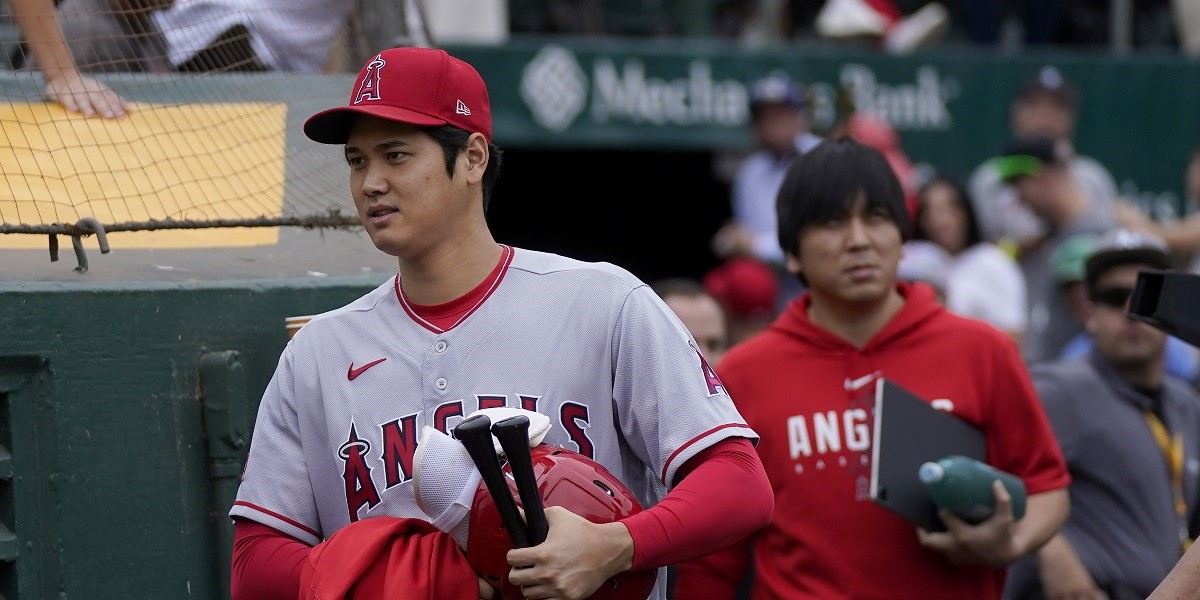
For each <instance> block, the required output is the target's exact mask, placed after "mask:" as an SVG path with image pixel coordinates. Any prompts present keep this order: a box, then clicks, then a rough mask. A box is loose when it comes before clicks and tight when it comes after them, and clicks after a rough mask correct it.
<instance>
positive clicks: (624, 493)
mask: <svg viewBox="0 0 1200 600" xmlns="http://www.w3.org/2000/svg"><path fill="white" fill-rule="evenodd" d="M530 454H531V455H532V458H533V474H534V478H535V479H537V484H538V490H539V491H540V492H541V495H542V503H543V504H544V505H545V506H561V507H562V508H565V509H567V510H569V511H571V512H573V513H575V514H577V515H579V516H581V517H583V518H585V519H587V520H589V521H591V522H593V523H611V522H613V521H619V520H621V519H624V518H625V517H628V516H630V515H632V514H636V513H639V512H641V511H642V505H641V504H639V503H638V501H637V498H635V497H634V496H633V493H632V492H630V491H629V488H626V487H625V485H624V484H623V483H621V481H620V480H619V479H617V478H616V477H614V476H613V474H612V473H609V472H608V469H605V468H604V467H603V466H601V465H600V463H597V462H595V461H593V460H591V459H590V458H588V457H586V456H584V455H582V454H579V453H578V452H572V451H570V450H566V449H563V448H558V447H556V446H548V445H546V444H541V445H539V446H536V447H534V448H532V449H530ZM504 472H505V474H506V475H508V476H507V477H505V478H504V480H505V481H506V482H508V488H509V491H510V492H511V493H512V495H513V499H514V500H516V503H517V505H518V506H520V505H521V498H520V496H519V495H518V493H517V484H516V483H515V482H514V481H513V478H512V476H511V473H512V469H511V468H510V467H509V465H508V464H507V463H506V464H505V465H504ZM511 549H512V540H511V539H509V537H508V532H506V531H505V530H504V525H503V524H502V523H501V522H500V513H499V511H497V510H496V505H495V504H494V503H493V502H492V497H491V495H490V494H488V491H487V487H486V486H485V485H484V484H483V483H480V484H479V487H478V489H476V491H475V500H474V502H473V503H472V505H471V526H470V533H469V534H468V538H467V562H469V563H470V564H471V567H473V568H474V569H475V572H476V573H478V574H479V576H480V577H482V578H484V579H485V580H486V581H487V582H488V583H490V584H492V586H493V587H495V588H496V589H498V590H500V596H501V598H505V599H510V598H511V599H519V598H523V597H524V596H522V595H521V590H520V588H518V587H516V586H514V585H512V584H510V583H509V582H508V572H509V570H510V569H511V567H510V566H509V564H508V560H507V558H506V556H507V554H508V551H509V550H511ZM656 576H657V575H656V573H655V572H654V571H640V572H630V573H624V574H621V575H618V576H617V577H614V578H613V579H610V580H609V581H607V582H606V583H605V584H604V585H602V586H600V589H598V590H596V593H594V594H592V596H591V597H592V598H593V599H594V600H634V599H636V600H645V598H646V597H647V596H649V595H650V592H651V591H652V590H653V589H654V581H655V578H656Z"/></svg>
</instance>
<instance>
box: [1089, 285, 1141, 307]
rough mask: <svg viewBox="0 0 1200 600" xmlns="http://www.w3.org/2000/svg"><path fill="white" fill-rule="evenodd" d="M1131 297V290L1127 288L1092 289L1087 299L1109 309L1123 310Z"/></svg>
mask: <svg viewBox="0 0 1200 600" xmlns="http://www.w3.org/2000/svg"><path fill="white" fill-rule="evenodd" d="M1132 295H1133V288H1127V287H1107V288H1099V289H1094V290H1092V292H1091V293H1090V294H1088V297H1090V298H1091V299H1092V302H1095V303H1096V304H1100V305H1103V306H1107V307H1110V308H1119V309H1124V308H1125V303H1127V302H1129V297H1130V296H1132Z"/></svg>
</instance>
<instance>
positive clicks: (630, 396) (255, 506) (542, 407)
mask: <svg viewBox="0 0 1200 600" xmlns="http://www.w3.org/2000/svg"><path fill="white" fill-rule="evenodd" d="M506 260H509V261H511V262H509V264H508V265H507V266H506V267H504V270H503V272H502V276H501V278H500V279H499V281H498V283H497V284H496V285H495V286H493V287H492V289H491V290H490V292H489V294H488V296H487V298H486V300H484V301H483V302H482V304H480V305H479V306H478V307H477V308H476V309H475V310H474V311H473V312H470V313H468V315H467V316H466V317H465V318H464V319H462V320H460V321H459V322H458V323H457V324H456V325H455V326H454V327H452V328H451V329H449V330H448V331H441V330H439V329H438V328H437V327H436V326H434V325H432V324H431V323H428V322H425V321H424V320H422V319H420V317H419V316H417V315H416V313H415V312H413V311H412V309H411V308H410V307H409V306H408V304H407V302H406V301H405V299H404V297H403V294H401V293H400V288H399V278H398V276H397V278H395V279H393V280H391V281H388V282H387V283H385V284H384V285H381V286H380V287H378V288H377V289H375V290H374V291H372V292H370V293H368V294H367V295H365V296H363V297H362V298H359V299H358V300H356V301H355V302H353V303H351V304H349V305H347V306H345V307H343V308H340V309H338V310H335V311H332V312H329V313H326V314H324V315H320V316H318V317H316V318H314V319H313V320H312V321H311V322H310V323H308V324H307V325H306V326H304V328H303V329H302V330H300V331H299V332H298V333H297V334H296V336H295V337H294V338H293V339H292V341H291V342H290V343H289V344H288V346H287V348H285V349H284V351H283V355H282V356H281V357H280V359H279V366H278V368H277V369H276V371H275V376H274V377H273V378H272V380H271V383H270V385H269V386H268V387H267V390H266V393H265V394H264V396H263V400H262V404H261V406H260V408H259V413H258V420H257V423H256V425H255V429H254V438H253V443H252V445H251V448H250V457H249V461H248V463H247V466H246V471H245V474H244V476H243V480H242V484H241V488H240V489H239V490H238V498H237V501H236V502H235V504H234V507H233V509H232V510H231V511H230V515H232V516H236V517H243V518H247V519H251V520H253V521H257V522H260V523H263V524H266V525H269V526H271V527H273V528H275V529H278V530H280V531H282V532H284V533H287V534H288V535H291V536H294V537H296V538H298V539H300V540H303V541H305V542H308V543H311V544H316V543H318V542H320V541H321V540H322V539H324V538H327V537H329V536H330V535H332V534H333V533H334V532H336V531H337V530H338V529H340V528H342V527H344V526H346V525H347V524H349V523H351V522H353V521H356V520H358V519H363V518H367V517H372V516H379V515H387V516H394V517H418V518H426V517H425V515H424V514H423V513H422V512H421V510H420V509H419V508H418V507H417V505H416V503H415V499H414V496H413V492H412V486H411V485H410V480H411V478H412V460H413V454H414V452H415V451H416V446H417V439H418V436H419V434H420V429H421V426H422V425H426V424H428V425H430V426H432V427H435V428H437V429H439V430H441V431H443V432H447V431H449V430H450V429H452V428H453V427H454V426H455V425H456V424H457V423H458V422H459V421H461V419H462V418H463V416H464V415H466V414H470V413H471V412H472V411H474V410H476V409H478V408H487V407H492V406H512V407H519V408H526V409H530V410H535V411H538V412H541V413H543V414H545V415H547V416H548V417H550V420H551V423H552V427H551V430H550V433H549V434H548V436H547V437H546V440H545V441H546V443H550V444H554V445H558V446H563V447H567V448H570V449H572V450H577V451H579V452H580V453H582V454H585V455H587V456H589V457H591V458H593V459H594V460H596V461H597V462H599V463H601V464H603V465H604V466H605V467H607V468H608V469H609V470H610V471H612V472H613V474H615V475H617V476H618V477H620V478H621V480H622V481H624V482H625V483H626V485H628V486H629V487H630V489H631V490H633V492H634V493H635V494H637V495H638V497H639V498H640V499H641V500H642V501H643V504H646V505H649V504H650V503H652V502H653V501H656V500H657V499H658V497H659V495H660V494H661V492H662V490H663V489H665V486H666V485H667V484H669V483H670V482H671V480H672V478H673V477H674V475H675V472H676V470H677V469H678V468H679V467H680V465H682V464H683V463H684V462H685V461H687V459H689V458H691V457H692V456H694V455H695V454H697V453H698V452H700V451H701V450H703V449H705V448H707V447H709V446H711V445H712V444H714V443H716V442H718V441H720V440H722V439H725V438H729V437H746V438H751V439H755V438H756V437H757V436H756V435H755V433H754V432H753V431H752V430H751V429H750V428H749V427H748V426H747V425H745V421H744V420H743V419H742V418H741V416H740V415H739V414H738V413H737V411H736V409H735V408H734V407H733V403H732V402H731V401H730V399H729V397H728V396H727V395H726V393H725V390H724V389H723V387H721V385H720V381H719V380H718V379H717V377H716V374H715V373H714V372H713V370H712V369H711V368H710V367H709V365H708V363H707V361H706V360H705V359H704V357H703V356H702V355H701V354H700V351H699V350H698V349H697V347H696V343H695V342H694V341H693V340H692V338H691V336H690V335H689V334H688V332H687V330H686V329H685V328H684V327H683V325H682V324H681V323H680V322H679V320H678V319H677V318H676V317H675V315H674V314H673V313H672V312H671V310H670V309H669V308H667V306H666V305H665V304H664V303H663V302H662V301H661V300H659V298H658V297H657V296H656V295H655V294H654V292H653V291H651V290H650V288H649V287H648V286H646V285H645V284H643V283H642V282H641V281H639V280H638V279H637V278H635V277H634V276H633V275H631V274H630V273H628V272H627V271H625V270H623V269H620V268H618V267H615V266H613V265H609V264H605V263H584V262H579V261H575V260H571V259H568V258H564V257H561V256H556V255H553V254H546V253H542V252H534V251H530V250H522V249H517V250H514V251H513V252H511V253H510V252H506Z"/></svg>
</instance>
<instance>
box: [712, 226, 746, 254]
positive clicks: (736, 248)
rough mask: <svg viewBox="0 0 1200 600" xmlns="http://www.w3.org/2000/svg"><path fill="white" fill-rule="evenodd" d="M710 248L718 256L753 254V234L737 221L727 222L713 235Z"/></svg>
mask: <svg viewBox="0 0 1200 600" xmlns="http://www.w3.org/2000/svg"><path fill="white" fill-rule="evenodd" d="M712 250H713V254H716V255H717V256H718V257H719V258H729V257H731V256H754V234H753V233H750V230H749V229H746V228H745V227H742V226H741V225H739V224H737V223H729V224H727V225H725V226H724V227H722V228H721V229H719V230H718V231H717V233H716V234H715V235H713V239H712Z"/></svg>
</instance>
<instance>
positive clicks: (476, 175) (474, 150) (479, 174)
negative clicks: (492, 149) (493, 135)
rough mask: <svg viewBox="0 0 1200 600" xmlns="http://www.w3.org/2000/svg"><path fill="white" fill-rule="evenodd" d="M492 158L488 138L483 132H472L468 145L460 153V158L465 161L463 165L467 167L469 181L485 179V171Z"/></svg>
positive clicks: (476, 181)
mask: <svg viewBox="0 0 1200 600" xmlns="http://www.w3.org/2000/svg"><path fill="white" fill-rule="evenodd" d="M490 159H491V156H490V155H489V153H488V143H487V139H486V138H484V137H483V134H481V133H472V134H471V137H469V138H467V147H466V148H465V149H464V150H463V151H462V153H461V154H460V155H459V160H461V161H463V162H464V163H465V164H464V165H462V166H463V167H465V169H464V172H465V173H466V175H467V183H480V182H482V181H483V173H484V171H486V170H487V165H488V160H490Z"/></svg>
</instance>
